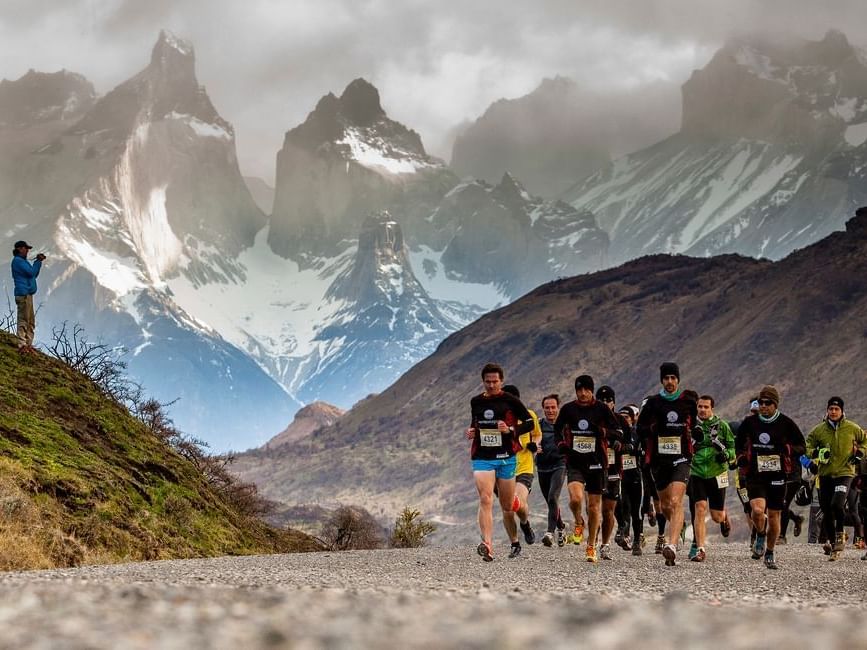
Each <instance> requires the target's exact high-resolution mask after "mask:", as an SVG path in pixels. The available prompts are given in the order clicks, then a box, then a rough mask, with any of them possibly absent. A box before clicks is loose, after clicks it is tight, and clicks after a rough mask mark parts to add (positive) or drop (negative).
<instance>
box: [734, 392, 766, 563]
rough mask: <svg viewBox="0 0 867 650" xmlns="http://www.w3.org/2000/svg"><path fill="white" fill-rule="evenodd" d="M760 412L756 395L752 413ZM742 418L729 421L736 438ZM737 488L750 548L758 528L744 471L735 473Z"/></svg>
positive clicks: (751, 401) (752, 403) (751, 406)
mask: <svg viewBox="0 0 867 650" xmlns="http://www.w3.org/2000/svg"><path fill="white" fill-rule="evenodd" d="M758 412H759V396H758V395H756V396H755V397H753V398H752V399H751V400H750V415H756V414H757V413H758ZM741 422H742V420H738V421H736V422H734V423H732V422H729V426H730V427H731V430H732V433H733V434H734V435H735V439H737V435H738V429H739V428H740V426H741ZM729 469H737V463H734V464H733V465H729ZM735 488H736V490H737V494H738V500H739V501H740V502H741V505H742V506H743V509H744V519H745V520H746V522H747V527H748V528H749V531H750V548H752V547H753V544H755V543H756V528H755V526H753V508H752V506H751V505H750V496H749V494H747V484H746V480H745V479H744V477H743V475H742V472H737V473H736V474H735Z"/></svg>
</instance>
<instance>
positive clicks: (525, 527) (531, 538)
mask: <svg viewBox="0 0 867 650" xmlns="http://www.w3.org/2000/svg"><path fill="white" fill-rule="evenodd" d="M521 532H522V533H524V541H525V542H527V544H528V545H530V544H535V543H536V533H534V532H533V527H532V526H531V525H530V522H529V521H523V522H521Z"/></svg>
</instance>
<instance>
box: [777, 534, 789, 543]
mask: <svg viewBox="0 0 867 650" xmlns="http://www.w3.org/2000/svg"><path fill="white" fill-rule="evenodd" d="M788 543H789V540H787V539H786V536H785V535H780V536H779V537H777V544H788Z"/></svg>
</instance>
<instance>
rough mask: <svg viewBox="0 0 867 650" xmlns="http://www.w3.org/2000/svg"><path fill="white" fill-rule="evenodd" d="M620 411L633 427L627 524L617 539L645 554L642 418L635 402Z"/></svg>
mask: <svg viewBox="0 0 867 650" xmlns="http://www.w3.org/2000/svg"><path fill="white" fill-rule="evenodd" d="M618 413H620V414H621V415H622V416H623V417H624V418H626V421H627V423H628V424H629V429H628V430H627V431H626V432H625V433H626V436H625V439H624V444H623V457H622V463H623V480H622V481H621V486H620V487H621V499H620V503H621V508H622V518H623V524H622V527H621V529H620V530H619V531H618V533H617V535H618V536H619V537H620V540H621V541H618V538H617V537H615V538H614V541H615V542H617V543H618V544H620V546H621V548H623V550H625V551H628V550H630V549H631V550H632V554H633V555H641V554H642V553H643V552H644V545H645V543H646V542H645V540H644V519H643V517H642V515H641V503H642V484H643V483H644V480H643V478H642V474H641V462H642V454H641V444H640V442H639V440H638V434H637V433H636V431H635V423H636V421H637V420H638V407H637V406H636V405H635V404H627V405H626V406H624V407H623V408H621V409H620V410H619V411H618ZM630 521H631V522H632V535H633V537H632V542H631V543H630V541H629V524H630Z"/></svg>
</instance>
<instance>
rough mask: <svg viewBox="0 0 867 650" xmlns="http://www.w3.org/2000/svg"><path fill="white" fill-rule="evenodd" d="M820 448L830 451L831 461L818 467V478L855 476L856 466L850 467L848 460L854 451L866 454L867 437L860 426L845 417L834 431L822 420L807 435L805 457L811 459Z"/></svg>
mask: <svg viewBox="0 0 867 650" xmlns="http://www.w3.org/2000/svg"><path fill="white" fill-rule="evenodd" d="M822 447H827V448H828V449H830V450H831V460H829V461H828V462H827V463H825V464H824V465H819V476H855V473H856V472H855V470H856V469H857V468H858V466H857V465H852V464H851V463H850V462H849V459H850V458H851V457H852V454H853V453H854V452H855V450H856V449H860V450H861V451H862V452H864V453H867V436H865V435H864V431H863V430H862V429H861V427H860V426H858V425H857V424H855V423H854V422H852V420H849V419H847V418H845V417H844V418H843V419H842V420H840V424H838V425H837V429H836V430H834V428H833V427H832V426H831V425H830V424H828V421H827V420H822V423H821V424H819V425H818V426H816V427H814V428H813V430H812V431H810V433H809V434H808V435H807V456H809V457H810V458H812V457H813V452H814V451H815V450H816V449H821V448H822Z"/></svg>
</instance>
